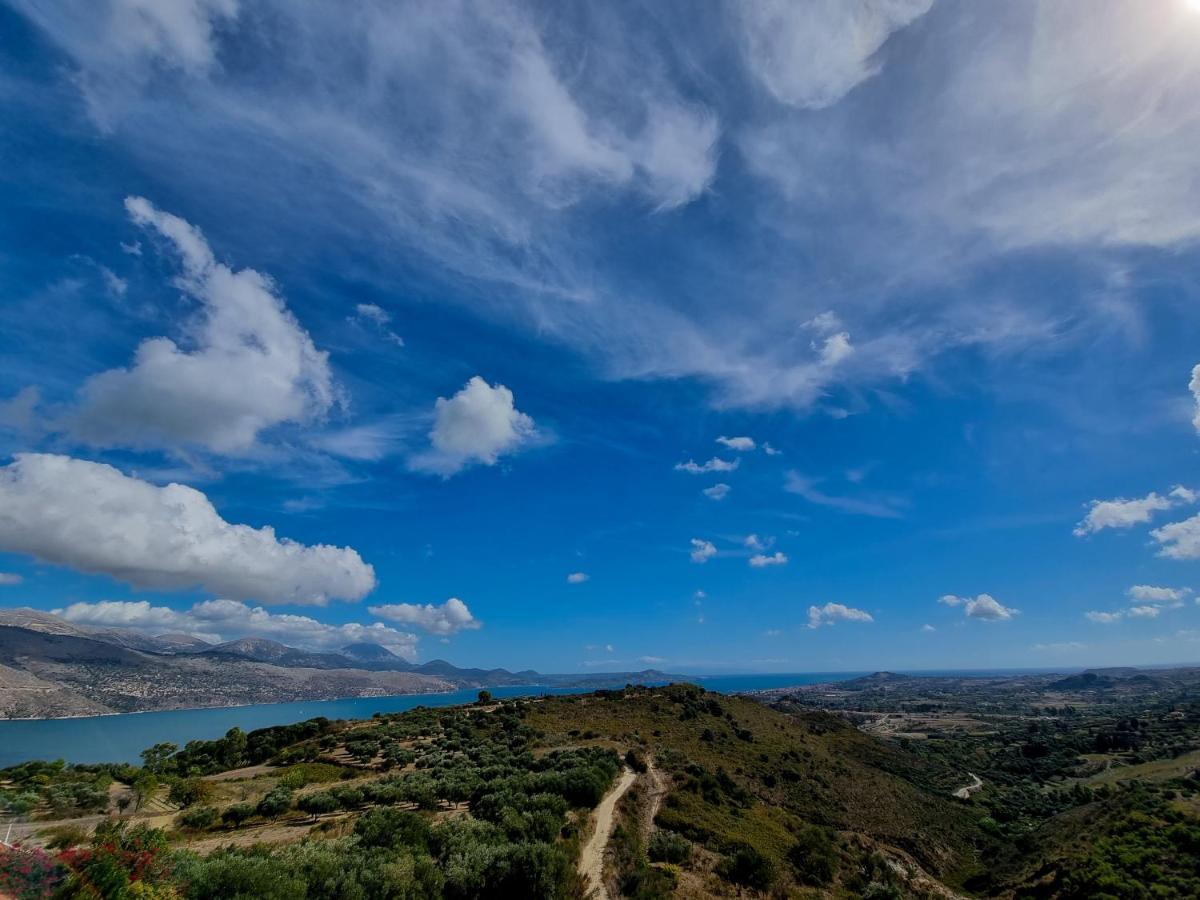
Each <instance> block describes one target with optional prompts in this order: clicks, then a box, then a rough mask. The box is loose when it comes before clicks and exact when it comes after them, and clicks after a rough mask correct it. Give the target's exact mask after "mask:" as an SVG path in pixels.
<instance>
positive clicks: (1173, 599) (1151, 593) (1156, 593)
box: [1127, 584, 1192, 603]
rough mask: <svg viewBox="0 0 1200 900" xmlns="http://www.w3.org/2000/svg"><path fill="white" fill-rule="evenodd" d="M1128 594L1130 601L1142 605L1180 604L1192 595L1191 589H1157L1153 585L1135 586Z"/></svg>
mask: <svg viewBox="0 0 1200 900" xmlns="http://www.w3.org/2000/svg"><path fill="white" fill-rule="evenodd" d="M1127 593H1128V594H1129V599H1130V600H1134V601H1139V602H1142V603H1178V602H1179V601H1181V600H1183V599H1184V598H1185V597H1187V596H1189V595H1190V594H1191V593H1192V589H1191V588H1186V587H1184V588H1170V587H1156V586H1154V585H1151V584H1135V585H1134V586H1133V587H1131V588H1130V589H1129V590H1128V591H1127Z"/></svg>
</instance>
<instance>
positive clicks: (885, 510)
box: [783, 470, 901, 519]
mask: <svg viewBox="0 0 1200 900" xmlns="http://www.w3.org/2000/svg"><path fill="white" fill-rule="evenodd" d="M817 484H819V480H818V479H814V478H809V477H807V476H805V475H802V474H801V473H799V472H797V471H795V470H792V471H789V472H788V473H787V476H786V478H785V480H784V485H783V489H784V490H785V491H787V492H788V493H790V494H798V495H799V496H801V497H803V498H804V499H805V500H807V501H808V502H809V503H815V504H817V505H818V506H828V507H829V508H831V509H836V510H838V511H839V512H844V513H850V514H851V515H859V516H874V517H876V518H881V519H898V518H900V515H901V513H900V511H899V510H898V509H897V508H896V505H895V502H894V501H884V500H873V499H862V498H859V497H845V496H838V495H835V494H827V493H826V492H824V491H822V490H820V489H819V488H818V487H817Z"/></svg>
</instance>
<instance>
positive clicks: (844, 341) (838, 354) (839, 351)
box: [820, 331, 854, 366]
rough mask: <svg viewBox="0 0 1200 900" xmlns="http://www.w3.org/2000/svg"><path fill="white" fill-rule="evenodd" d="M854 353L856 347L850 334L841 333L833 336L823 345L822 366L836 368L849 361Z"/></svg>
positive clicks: (821, 350) (826, 339) (821, 352)
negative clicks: (839, 364)
mask: <svg viewBox="0 0 1200 900" xmlns="http://www.w3.org/2000/svg"><path fill="white" fill-rule="evenodd" d="M853 353H854V345H853V344H851V343H850V333H849V332H847V331H840V332H838V333H837V334H831V335H829V337H827V338H825V341H824V343H822V344H821V349H820V354H821V364H822V365H825V366H836V365H837V364H838V363H840V362H842V361H843V360H846V359H849V358H850V356H851V355H852V354H853Z"/></svg>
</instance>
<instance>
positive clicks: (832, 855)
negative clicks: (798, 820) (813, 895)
mask: <svg viewBox="0 0 1200 900" xmlns="http://www.w3.org/2000/svg"><path fill="white" fill-rule="evenodd" d="M788 862H790V863H791V864H792V868H793V869H795V870H796V877H797V878H799V880H800V881H802V882H804V883H805V884H829V882H831V881H832V880H833V876H834V873H835V872H836V871H837V847H836V845H835V843H834V835H833V831H831V830H830V829H828V828H822V827H820V826H818V825H809V826H806V827H805V828H804V829H802V830H801V831H800V833H799V834H797V835H796V843H795V845H794V846H793V847H792V849H791V850H789V851H788Z"/></svg>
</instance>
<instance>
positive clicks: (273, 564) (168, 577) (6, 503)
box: [0, 453, 375, 605]
mask: <svg viewBox="0 0 1200 900" xmlns="http://www.w3.org/2000/svg"><path fill="white" fill-rule="evenodd" d="M0 549H3V550H5V551H7V552H10V553H24V554H28V555H30V556H33V557H36V558H37V559H40V560H43V561H45V562H49V563H54V564H56V565H62V566H69V567H70V568H73V569H77V570H79V571H82V572H90V573H97V574H104V575H109V576H112V577H113V578H116V579H118V580H120V581H124V582H126V583H127V584H130V585H133V586H135V587H142V588H156V589H175V588H197V587H198V588H200V589H202V590H205V591H208V592H210V593H212V594H217V595H221V596H225V597H232V598H234V599H238V600H258V601H260V602H263V603H301V604H317V605H322V604H324V603H326V602H328V601H329V600H332V599H344V600H358V599H359V598H361V597H363V596H365V595H366V594H367V593H369V592H370V591H371V590H372V589H373V588H374V587H375V570H374V569H372V568H371V566H369V565H368V564H366V563H364V562H363V560H362V558H361V557H360V556H359V555H358V553H357V552H355V551H354V550H352V549H351V548H349V547H333V546H329V545H326V544H319V545H313V546H306V545H304V544H300V543H297V542H296V541H292V540H289V539H287V538H279V537H277V536H276V534H275V531H274V529H272V528H271V527H270V526H264V527H262V528H252V527H250V526H248V525H234V524H230V523H229V522H226V521H225V520H224V519H222V518H221V516H220V515H218V513H217V511H216V510H215V509H214V508H213V505H212V503H210V502H209V500H208V498H207V497H205V495H204V494H202V493H201V492H200V491H197V490H195V489H193V488H190V487H186V486H185V485H182V484H168V485H166V486H165V487H159V486H157V485H153V484H150V483H148V482H145V481H141V480H139V479H137V478H132V477H129V476H127V475H123V474H122V473H121V472H119V471H118V470H116V469H114V468H113V467H112V466H107V465H101V464H100V463H93V462H87V461H85V460H80V459H72V458H71V457H67V456H55V455H49V454H31V453H26V454H18V455H17V457H16V459H15V460H14V461H13V462H12V463H10V464H9V465H8V466H5V467H3V468H0Z"/></svg>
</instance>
